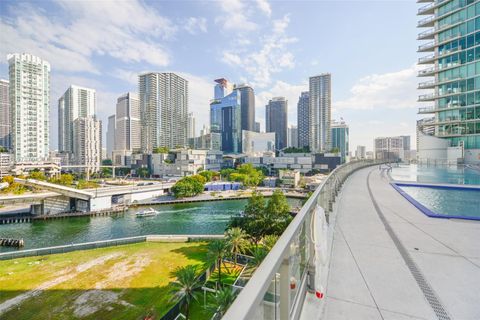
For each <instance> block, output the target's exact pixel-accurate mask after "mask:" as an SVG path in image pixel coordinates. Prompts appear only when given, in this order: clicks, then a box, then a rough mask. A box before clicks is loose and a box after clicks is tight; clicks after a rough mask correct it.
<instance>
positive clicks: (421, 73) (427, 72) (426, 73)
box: [418, 67, 437, 77]
mask: <svg viewBox="0 0 480 320" xmlns="http://www.w3.org/2000/svg"><path fill="white" fill-rule="evenodd" d="M435 72H437V68H435V67H431V68H427V69H423V70H420V71H418V76H419V77H430V76H433V75H434V74H435Z"/></svg>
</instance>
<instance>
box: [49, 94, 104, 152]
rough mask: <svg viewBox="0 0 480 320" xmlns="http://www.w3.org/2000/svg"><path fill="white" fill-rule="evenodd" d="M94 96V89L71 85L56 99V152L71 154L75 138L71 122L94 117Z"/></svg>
mask: <svg viewBox="0 0 480 320" xmlns="http://www.w3.org/2000/svg"><path fill="white" fill-rule="evenodd" d="M95 112H96V94H95V90H94V89H90V88H84V87H79V86H75V85H71V86H70V87H69V88H68V89H67V90H66V91H65V93H64V94H63V95H62V96H61V97H60V99H58V151H59V152H66V153H70V154H71V153H73V144H74V139H75V136H74V135H73V122H74V121H75V120H76V119H78V118H82V117H90V116H94V115H95Z"/></svg>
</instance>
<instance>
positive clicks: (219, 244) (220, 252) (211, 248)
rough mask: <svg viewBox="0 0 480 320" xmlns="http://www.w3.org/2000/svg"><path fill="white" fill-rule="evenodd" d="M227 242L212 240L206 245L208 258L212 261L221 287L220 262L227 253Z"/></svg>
mask: <svg viewBox="0 0 480 320" xmlns="http://www.w3.org/2000/svg"><path fill="white" fill-rule="evenodd" d="M227 248H228V247H227V242H226V241H225V240H214V241H212V242H210V243H209V244H208V258H209V260H210V261H214V263H215V267H216V268H217V269H218V282H219V284H220V286H222V261H223V258H224V257H225V254H226V252H227Z"/></svg>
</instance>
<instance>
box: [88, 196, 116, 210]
mask: <svg viewBox="0 0 480 320" xmlns="http://www.w3.org/2000/svg"><path fill="white" fill-rule="evenodd" d="M111 207H112V196H105V197H97V198H93V199H91V200H90V211H99V210H105V209H110V208H111Z"/></svg>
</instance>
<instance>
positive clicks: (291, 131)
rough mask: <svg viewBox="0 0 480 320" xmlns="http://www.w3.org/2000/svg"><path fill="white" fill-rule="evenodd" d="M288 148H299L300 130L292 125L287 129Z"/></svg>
mask: <svg viewBox="0 0 480 320" xmlns="http://www.w3.org/2000/svg"><path fill="white" fill-rule="evenodd" d="M287 147H293V148H298V128H297V126H294V125H291V126H289V127H288V129H287Z"/></svg>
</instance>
